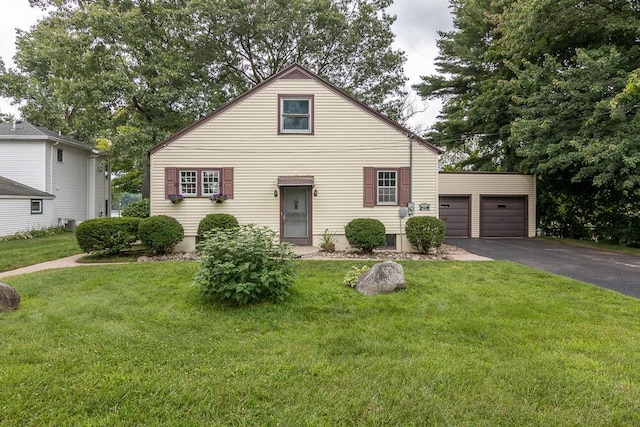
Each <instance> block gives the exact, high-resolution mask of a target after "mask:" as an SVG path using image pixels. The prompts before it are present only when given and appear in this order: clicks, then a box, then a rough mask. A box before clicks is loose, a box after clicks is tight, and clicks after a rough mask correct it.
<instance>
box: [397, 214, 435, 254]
mask: <svg viewBox="0 0 640 427" xmlns="http://www.w3.org/2000/svg"><path fill="white" fill-rule="evenodd" d="M404 229H405V232H406V233H407V240H409V243H411V244H412V245H413V247H414V248H416V250H417V251H418V252H420V253H421V254H427V253H429V250H430V249H431V248H437V247H439V246H440V245H442V242H443V240H444V235H445V225H444V221H442V220H441V219H439V218H435V217H432V216H414V217H412V218H409V220H408V221H407V224H406V225H405V227H404Z"/></svg>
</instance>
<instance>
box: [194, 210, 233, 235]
mask: <svg viewBox="0 0 640 427" xmlns="http://www.w3.org/2000/svg"><path fill="white" fill-rule="evenodd" d="M238 226H239V224H238V220H237V219H236V217H235V216H233V215H231V214H228V213H212V214H209V215H207V216H205V217H204V218H202V219H201V220H200V224H198V240H200V239H203V238H204V236H205V233H209V232H211V231H215V230H231V229H233V228H237V227H238Z"/></svg>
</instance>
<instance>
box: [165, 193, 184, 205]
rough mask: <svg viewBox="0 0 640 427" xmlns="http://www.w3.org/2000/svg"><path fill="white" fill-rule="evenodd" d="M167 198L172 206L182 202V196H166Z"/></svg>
mask: <svg viewBox="0 0 640 427" xmlns="http://www.w3.org/2000/svg"><path fill="white" fill-rule="evenodd" d="M167 198H168V199H169V200H170V201H171V203H173V204H174V205H175V204H177V203H180V202H181V201H183V200H184V196H183V195H182V194H169V195H168V196H167Z"/></svg>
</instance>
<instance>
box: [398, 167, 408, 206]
mask: <svg viewBox="0 0 640 427" xmlns="http://www.w3.org/2000/svg"><path fill="white" fill-rule="evenodd" d="M399 175H400V178H399V181H400V206H407V204H408V203H409V202H410V201H411V168H400V172H399Z"/></svg>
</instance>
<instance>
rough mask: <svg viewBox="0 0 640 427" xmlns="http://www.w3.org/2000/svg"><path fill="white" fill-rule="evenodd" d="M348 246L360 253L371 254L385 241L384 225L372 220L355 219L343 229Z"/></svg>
mask: <svg viewBox="0 0 640 427" xmlns="http://www.w3.org/2000/svg"><path fill="white" fill-rule="evenodd" d="M344 233H345V237H346V238H347V241H348V242H349V244H350V245H351V246H353V247H356V248H358V249H360V250H361V251H362V252H365V253H369V252H372V251H373V250H374V249H375V248H377V247H378V246H382V245H384V244H385V242H386V241H387V238H386V230H385V228H384V224H383V223H382V222H380V221H379V220H377V219H373V218H356V219H353V220H351V221H350V222H349V224H347V225H346V227H344Z"/></svg>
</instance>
